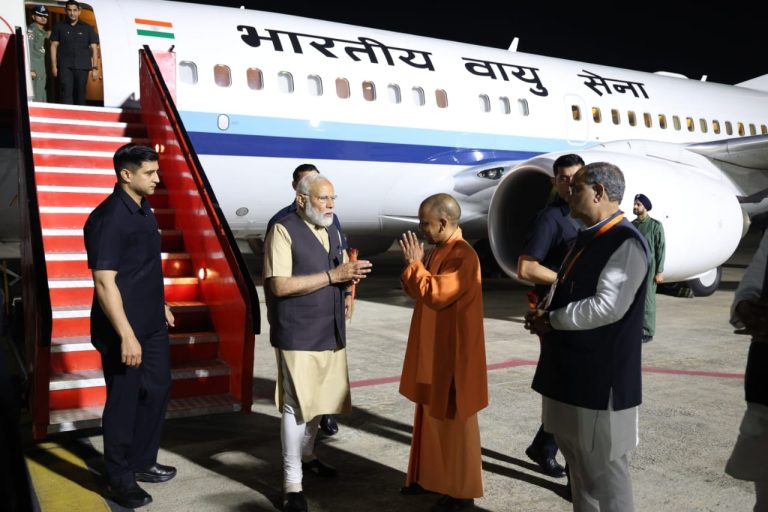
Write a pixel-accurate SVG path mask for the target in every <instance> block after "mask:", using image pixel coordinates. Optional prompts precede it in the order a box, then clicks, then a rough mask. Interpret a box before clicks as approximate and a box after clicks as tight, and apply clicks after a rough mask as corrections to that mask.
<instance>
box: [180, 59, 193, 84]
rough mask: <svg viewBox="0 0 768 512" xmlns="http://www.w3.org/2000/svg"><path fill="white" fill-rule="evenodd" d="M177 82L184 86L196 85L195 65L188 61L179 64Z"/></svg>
mask: <svg viewBox="0 0 768 512" xmlns="http://www.w3.org/2000/svg"><path fill="white" fill-rule="evenodd" d="M179 80H181V83H184V84H192V85H195V84H196V83H197V65H196V64H195V63H194V62H191V61H188V60H183V61H181V62H179Z"/></svg>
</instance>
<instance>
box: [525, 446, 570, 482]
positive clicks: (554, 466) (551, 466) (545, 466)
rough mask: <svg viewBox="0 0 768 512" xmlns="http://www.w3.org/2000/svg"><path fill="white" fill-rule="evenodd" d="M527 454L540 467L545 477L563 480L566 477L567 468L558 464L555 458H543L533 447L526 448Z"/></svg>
mask: <svg viewBox="0 0 768 512" xmlns="http://www.w3.org/2000/svg"><path fill="white" fill-rule="evenodd" d="M525 454H526V455H527V456H528V458H529V459H531V460H532V461H533V462H535V463H536V464H538V465H539V468H540V469H541V472H542V473H544V474H545V475H547V476H551V477H554V478H563V477H564V476H565V468H564V467H563V466H561V465H560V464H558V463H557V461H556V460H555V458H554V457H544V456H542V455H541V454H540V453H539V452H538V451H537V450H536V449H535V448H534V447H533V446H529V447H528V448H526V450H525Z"/></svg>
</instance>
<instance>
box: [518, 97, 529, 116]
mask: <svg viewBox="0 0 768 512" xmlns="http://www.w3.org/2000/svg"><path fill="white" fill-rule="evenodd" d="M517 110H518V111H519V112H520V115H521V116H527V115H528V114H530V111H529V110H528V100H526V99H523V98H520V99H519V100H517Z"/></svg>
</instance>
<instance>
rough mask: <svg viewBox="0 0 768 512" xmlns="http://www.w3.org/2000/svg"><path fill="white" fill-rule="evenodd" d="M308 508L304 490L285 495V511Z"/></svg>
mask: <svg viewBox="0 0 768 512" xmlns="http://www.w3.org/2000/svg"><path fill="white" fill-rule="evenodd" d="M308 510H309V508H308V506H307V499H306V498H305V497H304V492H289V493H287V494H286V495H285V501H284V502H283V512H307V511H308Z"/></svg>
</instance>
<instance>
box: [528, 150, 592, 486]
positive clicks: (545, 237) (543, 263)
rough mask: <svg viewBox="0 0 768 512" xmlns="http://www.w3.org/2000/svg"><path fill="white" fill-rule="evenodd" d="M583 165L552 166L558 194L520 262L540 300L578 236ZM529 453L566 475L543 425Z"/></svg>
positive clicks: (551, 471) (569, 161)
mask: <svg viewBox="0 0 768 512" xmlns="http://www.w3.org/2000/svg"><path fill="white" fill-rule="evenodd" d="M583 166H584V160H582V158H581V157H580V156H579V155H574V154H569V155H562V156H560V157H558V158H557V160H555V163H554V164H552V171H553V173H554V177H553V178H552V186H553V187H554V188H555V190H556V191H557V195H556V196H555V198H554V199H553V200H552V202H551V203H550V204H549V205H547V206H546V207H545V208H544V209H543V210H541V211H540V212H539V213H538V214H537V215H536V218H535V219H534V221H533V226H532V229H531V231H530V234H529V236H528V239H527V241H526V243H525V248H524V249H523V252H522V254H521V255H520V257H519V258H518V260H517V276H518V277H519V278H520V279H525V280H526V281H530V282H532V283H534V284H535V285H536V287H535V291H536V296H537V297H538V300H541V299H543V298H544V297H545V296H546V295H547V293H548V292H549V288H550V287H551V286H552V283H554V282H555V279H556V278H557V269H558V268H560V263H562V261H563V258H565V255H566V254H567V253H568V249H569V247H570V244H571V242H573V239H574V238H576V234H577V233H578V228H579V225H580V224H579V221H577V220H576V219H574V218H573V217H571V215H570V212H571V209H570V207H569V206H568V202H567V200H568V198H569V197H570V195H571V190H570V186H571V178H572V177H573V175H574V174H576V171H578V170H579V169H581V168H582V167H583ZM525 454H526V455H527V456H528V457H529V458H530V459H531V460H533V461H534V462H536V463H537V464H538V465H539V467H541V470H542V472H544V474H546V475H549V476H553V477H556V478H561V477H563V476H565V468H563V466H561V465H560V464H558V463H557V459H555V456H556V455H557V442H556V441H555V436H553V435H552V434H550V433H549V432H545V431H544V427H543V426H540V427H539V431H538V432H536V436H535V437H534V438H533V441H531V445H530V446H529V447H528V448H527V449H526V450H525Z"/></svg>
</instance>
